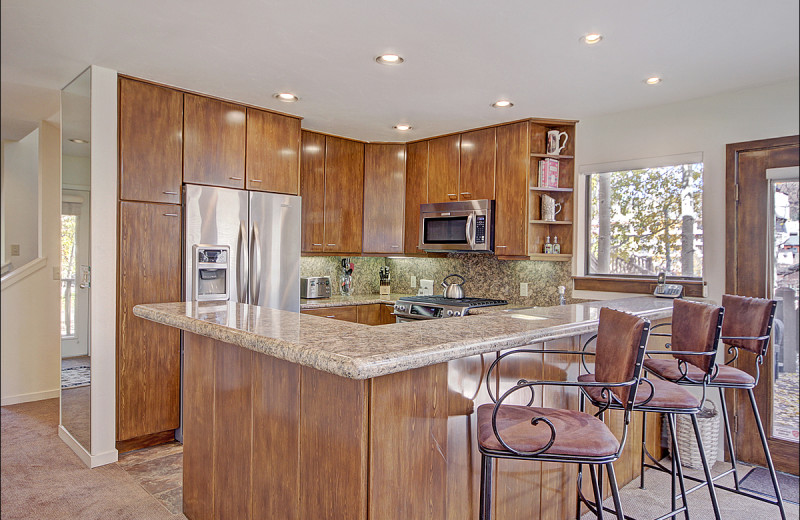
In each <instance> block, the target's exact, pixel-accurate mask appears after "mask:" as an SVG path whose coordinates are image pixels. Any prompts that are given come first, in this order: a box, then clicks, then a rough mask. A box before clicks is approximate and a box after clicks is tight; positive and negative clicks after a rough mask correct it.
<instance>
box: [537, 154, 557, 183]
mask: <svg viewBox="0 0 800 520" xmlns="http://www.w3.org/2000/svg"><path fill="white" fill-rule="evenodd" d="M539 187H540V188H558V160H556V159H550V158H547V159H542V160H541V161H539Z"/></svg>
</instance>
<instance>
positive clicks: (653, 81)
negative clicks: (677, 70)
mask: <svg viewBox="0 0 800 520" xmlns="http://www.w3.org/2000/svg"><path fill="white" fill-rule="evenodd" d="M644 82H645V83H647V84H648V85H658V84H659V83H661V78H659V77H658V76H653V77H651V78H647V79H646V80H644Z"/></svg>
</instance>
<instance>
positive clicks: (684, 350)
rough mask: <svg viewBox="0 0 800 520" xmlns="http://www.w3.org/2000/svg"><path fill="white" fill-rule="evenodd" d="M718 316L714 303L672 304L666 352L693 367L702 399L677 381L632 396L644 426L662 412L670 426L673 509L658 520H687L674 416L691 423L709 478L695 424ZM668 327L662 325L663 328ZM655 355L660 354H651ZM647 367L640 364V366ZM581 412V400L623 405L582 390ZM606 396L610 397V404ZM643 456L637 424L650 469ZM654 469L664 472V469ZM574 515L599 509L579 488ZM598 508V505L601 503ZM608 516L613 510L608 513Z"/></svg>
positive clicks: (656, 383) (588, 377) (645, 386)
mask: <svg viewBox="0 0 800 520" xmlns="http://www.w3.org/2000/svg"><path fill="white" fill-rule="evenodd" d="M723 315H724V310H723V309H722V308H721V307H716V306H713V305H707V304H705V303H698V302H692V301H687V300H675V302H674V304H673V310H672V327H673V328H672V330H673V339H672V343H671V345H670V346H671V351H670V352H665V353H668V354H670V355H672V356H676V357H677V356H679V357H680V358H681V359H684V360H686V362H688V363H689V364H690V365H691V366H693V367H696V369H697V370H698V373H699V374H701V375H700V376H699V379H700V380H701V384H702V385H703V396H702V399H697V397H695V396H694V395H693V394H692V393H691V392H689V391H688V390H687V389H685V388H682V387H681V386H680V385H678V384H676V383H672V382H669V381H664V380H660V379H652V380H651V379H645V378H643V379H641V381H640V385H639V386H640V387H641V388H639V391H638V392H637V394H636V401H635V403H634V410H635V411H637V412H642V420H643V421H644V423H645V424H646V422H647V417H646V415H647V412H656V413H662V414H666V416H667V424H668V425H669V431H670V439H671V442H672V453H673V457H672V468H671V470H669V472H670V473H671V474H672V493H671V496H670V502H671V506H672V510H671V511H670V512H669V513H667V514H665V515H663V516H660V517H659V520H660V519H663V518H671V517H674V516H676V515H678V514H679V513H681V512H683V513H684V515H685V516H686V518H687V519H688V518H689V513H688V506H687V500H686V487H685V483H684V475H683V469H682V466H681V459H680V453H679V452H678V445H677V439H676V435H675V415H681V414H683V415H689V416H690V417H691V419H692V426H693V427H694V433H695V438H696V439H697V443H698V445H699V446H701V449H700V459H701V461H702V463H703V470H704V472H705V475H706V478H707V479H711V472H710V470H709V467H708V461H707V460H706V457H705V453H704V451H703V449H702V445H703V441H702V439H701V438H700V430H699V428H698V425H697V417H696V415H697V412H699V411H700V409H701V408H702V406H703V402H704V401H705V385H706V383H707V382H708V380H709V379H710V377H711V372H712V368H713V360H714V356H716V354H717V345H718V344H719V338H720V333H721V329H722V323H723ZM663 325H667V324H663ZM658 326H659V325H656V326H654V327H652V329H655V328H657V327H658ZM651 335H656V333H655V332H651ZM593 340H594V337H591V338H589V340H587V341H586V343H585V344H584V347H583V349H584V351H585V350H586V348H587V347H588V345H589V344H590V343H591V342H592V341H593ZM653 353H655V354H657V353H659V352H653ZM646 355H648V356H649V355H651V351H647V352H646ZM646 366H647V364H646V361H645V367H646ZM584 368H586V371H587V372H589V369H588V367H586V363H584ZM595 380H596V374H591V373H587V374H582V375H581V376H579V377H578V381H584V382H587V383H593V382H595ZM581 391H582V394H581V409H583V404H584V398H588V399H589V401H590V402H591V403H592V404H593V405H594V406H596V407H598V408H607V409H612V410H622V409H624V407H625V405H624V403H622V402H621V401H619V400H618V399H615V398H613V396H605V395H602V394H601V391H600V389H598V388H596V387H593V386H587V387H584V388H581ZM609 398H611V399H610V400H609ZM645 454H647V456H650V455H649V453H648V452H647V447H646V444H645V427H644V426H642V471H643V470H644V467H645V466H647V467H652V466H649V465H645V464H644V457H645ZM651 459H652V460H653V461H654V462H655V463H656V464H659V466H661V465H660V463H658V461H656V460H655V459H653V458H652V457H651ZM659 469H664V470H666V468H663V466H662V467H661V468H659ZM676 477H677V480H678V482H679V484H680V489H681V497H682V502H683V505H682V506H680V507H678V506H677V504H676V500H675V499H676V494H675V480H676ZM581 479H582V471H581V468H579V470H578V480H579V482H580V480H581ZM708 490H709V494H710V496H711V505H712V507H713V509H714V514H715V516H716V518H718V519H719V518H720V512H719V504H718V502H717V496H716V493H715V492H714V486H709V487H708ZM578 493H579V496H578V506H579V507H578V514H580V503H581V502H583V503H585V504H586V505H587V506H588V507H589V508H590V509H591V510H592V511H594V510H595V508H596V507H598V504H597V503H596V502H595V503H592V502H591V501H589V500H588V499H586V497H584V496H583V493H582V492H581V489H580V486H579V487H578ZM600 505H602V503H601V504H600ZM606 510H607V511H612V510H611V509H608V508H606ZM612 512H613V511H612Z"/></svg>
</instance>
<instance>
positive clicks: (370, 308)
mask: <svg viewBox="0 0 800 520" xmlns="http://www.w3.org/2000/svg"><path fill="white" fill-rule="evenodd" d="M357 308H358V323H363V324H364V325H380V324H381V304H380V303H370V304H367V305H358V306H357Z"/></svg>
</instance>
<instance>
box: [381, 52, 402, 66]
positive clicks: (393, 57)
mask: <svg viewBox="0 0 800 520" xmlns="http://www.w3.org/2000/svg"><path fill="white" fill-rule="evenodd" d="M375 61H377V62H378V63H383V64H384V65H399V64H400V63H403V62H404V61H405V60H404V59H403V58H401V57H400V56H398V55H397V54H381V55H380V56H378V57H377V58H375Z"/></svg>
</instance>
